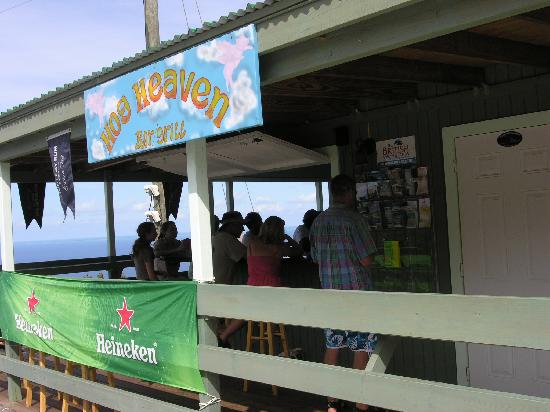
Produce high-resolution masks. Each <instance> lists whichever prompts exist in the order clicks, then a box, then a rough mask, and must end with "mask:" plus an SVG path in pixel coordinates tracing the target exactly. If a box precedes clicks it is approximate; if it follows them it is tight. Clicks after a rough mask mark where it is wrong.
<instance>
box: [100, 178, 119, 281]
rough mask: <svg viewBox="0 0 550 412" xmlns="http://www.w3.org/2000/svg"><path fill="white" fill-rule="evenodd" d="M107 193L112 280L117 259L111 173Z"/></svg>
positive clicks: (106, 221)
mask: <svg viewBox="0 0 550 412" xmlns="http://www.w3.org/2000/svg"><path fill="white" fill-rule="evenodd" d="M103 190H104V193H105V225H106V229H107V253H108V255H107V256H108V257H109V278H112V274H113V269H114V264H115V262H114V260H115V257H116V235H115V212H114V206H113V182H112V179H111V176H110V173H109V172H105V177H104V181H103Z"/></svg>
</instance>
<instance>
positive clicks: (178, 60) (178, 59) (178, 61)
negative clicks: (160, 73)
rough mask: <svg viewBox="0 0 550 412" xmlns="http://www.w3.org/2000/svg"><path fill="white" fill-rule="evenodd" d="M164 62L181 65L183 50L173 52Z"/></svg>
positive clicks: (169, 64) (170, 64)
mask: <svg viewBox="0 0 550 412" xmlns="http://www.w3.org/2000/svg"><path fill="white" fill-rule="evenodd" d="M166 64H167V65H168V66H178V67H181V66H183V52H181V53H178V54H174V55H173V56H170V57H168V58H167V59H166Z"/></svg>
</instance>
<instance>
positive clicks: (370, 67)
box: [315, 56, 485, 86]
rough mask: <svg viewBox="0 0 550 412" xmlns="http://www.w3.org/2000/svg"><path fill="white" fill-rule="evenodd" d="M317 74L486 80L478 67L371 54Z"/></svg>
mask: <svg viewBox="0 0 550 412" xmlns="http://www.w3.org/2000/svg"><path fill="white" fill-rule="evenodd" d="M315 75H316V76H320V77H335V78H346V79H377V80H389V81H405V82H417V83H418V82H425V83H446V84H459V85H469V86H472V85H480V84H482V83H485V72H484V70H483V69H481V68H477V67H469V66H459V65H451V64H442V63H430V62H424V61H419V60H407V59H399V58H392V57H385V56H371V57H367V58H366V59H361V60H356V61H354V62H350V63H345V64H343V65H340V66H336V67H331V68H329V69H325V70H321V71H319V72H316V73H315Z"/></svg>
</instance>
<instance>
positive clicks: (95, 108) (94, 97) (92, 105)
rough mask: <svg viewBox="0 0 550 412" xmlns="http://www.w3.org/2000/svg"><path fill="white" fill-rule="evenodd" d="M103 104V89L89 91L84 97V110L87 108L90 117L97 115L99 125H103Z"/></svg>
mask: <svg viewBox="0 0 550 412" xmlns="http://www.w3.org/2000/svg"><path fill="white" fill-rule="evenodd" d="M104 106H105V96H103V89H99V91H97V92H95V93H91V94H89V95H88V97H86V110H88V113H90V116H91V117H94V116H97V117H98V118H99V127H103V113H105V111H104Z"/></svg>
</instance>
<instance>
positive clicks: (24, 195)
mask: <svg viewBox="0 0 550 412" xmlns="http://www.w3.org/2000/svg"><path fill="white" fill-rule="evenodd" d="M17 186H18V188H19V200H20V201H21V209H23V217H24V218H25V225H26V227H27V229H28V228H29V225H30V224H31V222H32V221H33V220H36V223H38V226H39V227H40V228H42V216H43V215H44V197H45V196H46V182H44V183H18V184H17Z"/></svg>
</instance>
